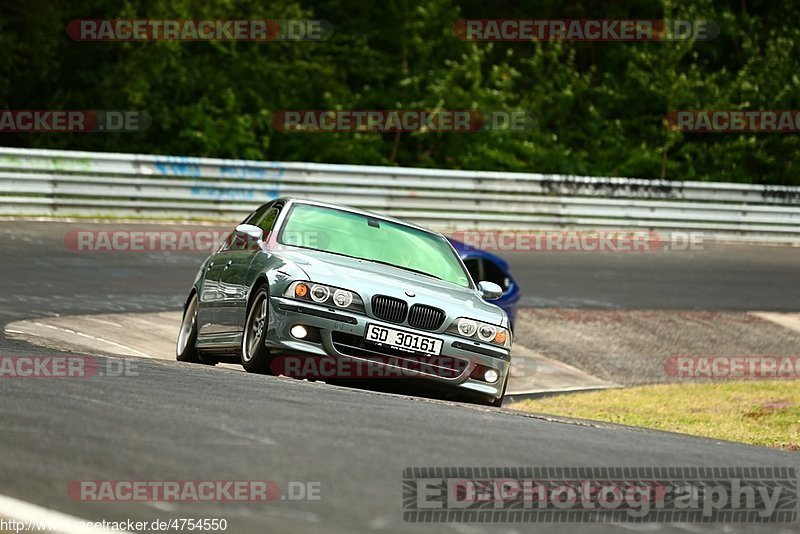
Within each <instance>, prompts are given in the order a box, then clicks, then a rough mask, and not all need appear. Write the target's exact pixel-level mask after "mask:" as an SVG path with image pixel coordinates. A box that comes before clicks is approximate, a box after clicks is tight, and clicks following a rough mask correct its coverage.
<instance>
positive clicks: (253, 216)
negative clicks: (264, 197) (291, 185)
mask: <svg viewBox="0 0 800 534" xmlns="http://www.w3.org/2000/svg"><path fill="white" fill-rule="evenodd" d="M272 205H273V202H268V203H266V204H264V205H263V206H261V207H259V208H258V209H257V210H256V211H254V212H253V213H251V214H250V215H248V216H247V217H246V218H245V220H243V221H242V224H253V225H256V223H255V222H253V221H258V220H259V219H261V218H262V217H264V214H265V213H266V212H267V211H268V210H269V209H271V208H272ZM256 226H258V225H256Z"/></svg>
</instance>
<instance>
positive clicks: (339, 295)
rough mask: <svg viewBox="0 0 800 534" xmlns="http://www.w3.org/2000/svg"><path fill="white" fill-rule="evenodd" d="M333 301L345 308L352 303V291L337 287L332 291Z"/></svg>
mask: <svg viewBox="0 0 800 534" xmlns="http://www.w3.org/2000/svg"><path fill="white" fill-rule="evenodd" d="M333 303H334V304H336V305H337V306H339V307H340V308H347V307H348V306H350V305H351V304H352V303H353V293H352V292H350V291H345V290H344V289H337V290H336V291H335V292H334V293H333Z"/></svg>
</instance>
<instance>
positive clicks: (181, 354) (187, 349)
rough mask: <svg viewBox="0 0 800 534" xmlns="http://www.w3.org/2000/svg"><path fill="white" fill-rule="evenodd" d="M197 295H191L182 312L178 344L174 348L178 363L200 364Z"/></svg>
mask: <svg viewBox="0 0 800 534" xmlns="http://www.w3.org/2000/svg"><path fill="white" fill-rule="evenodd" d="M196 342H197V293H192V298H191V299H190V300H189V303H188V304H187V305H186V309H185V310H183V320H182V321H181V329H180V331H179V332H178V343H177V345H176V347H175V357H176V359H177V360H178V361H179V362H189V363H200V354H199V353H198V352H197V348H196V347H195V343H196Z"/></svg>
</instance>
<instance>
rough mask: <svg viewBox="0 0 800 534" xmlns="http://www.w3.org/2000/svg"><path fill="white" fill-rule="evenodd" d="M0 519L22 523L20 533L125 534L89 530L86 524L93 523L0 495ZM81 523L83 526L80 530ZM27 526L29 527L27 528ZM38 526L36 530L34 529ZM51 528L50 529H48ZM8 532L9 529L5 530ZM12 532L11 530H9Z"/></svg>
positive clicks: (117, 531)
mask: <svg viewBox="0 0 800 534" xmlns="http://www.w3.org/2000/svg"><path fill="white" fill-rule="evenodd" d="M0 517H2V518H4V519H14V520H16V521H20V522H22V523H24V525H23V528H22V530H20V532H25V531H27V532H59V533H61V534H89V533H94V534H111V533H112V532H114V533H116V534H120V533H121V534H125V533H127V531H125V530H114V531H112V530H108V529H102V528H90V526H88V525H85V524H86V523H94V522H93V521H88V520H86V519H80V518H78V517H75V516H71V515H67V514H64V513H61V512H56V511H55V510H50V509H48V508H43V507H41V506H38V505H35V504H31V503H29V502H25V501H21V500H19V499H15V498H13V497H8V496H6V495H0ZM81 523H83V524H84V525H85V526H84V528H81ZM28 525H31V526H30V527H29V528H26V527H28ZM37 525H38V528H36V527H37ZM50 527H52V528H50ZM6 530H9V529H6ZM11 532H13V530H11Z"/></svg>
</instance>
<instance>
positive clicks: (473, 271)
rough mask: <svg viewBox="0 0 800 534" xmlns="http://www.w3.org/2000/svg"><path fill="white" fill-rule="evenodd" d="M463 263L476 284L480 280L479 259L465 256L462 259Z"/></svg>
mask: <svg viewBox="0 0 800 534" xmlns="http://www.w3.org/2000/svg"><path fill="white" fill-rule="evenodd" d="M464 265H465V266H466V267H467V270H468V271H469V275H470V276H471V277H472V279H473V280H474V281H475V283H476V284H477V283H478V282H480V281H481V280H482V278H481V260H480V259H478V258H467V259H465V260H464Z"/></svg>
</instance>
